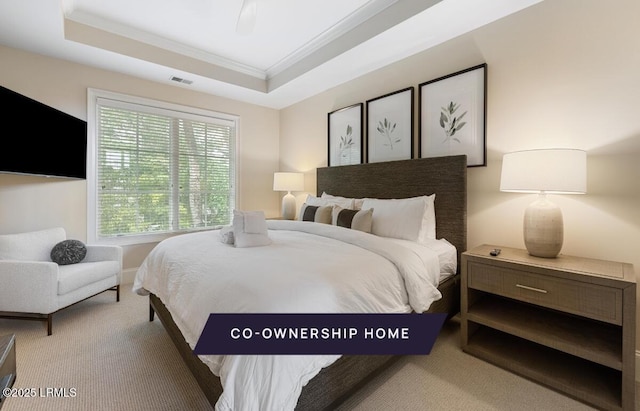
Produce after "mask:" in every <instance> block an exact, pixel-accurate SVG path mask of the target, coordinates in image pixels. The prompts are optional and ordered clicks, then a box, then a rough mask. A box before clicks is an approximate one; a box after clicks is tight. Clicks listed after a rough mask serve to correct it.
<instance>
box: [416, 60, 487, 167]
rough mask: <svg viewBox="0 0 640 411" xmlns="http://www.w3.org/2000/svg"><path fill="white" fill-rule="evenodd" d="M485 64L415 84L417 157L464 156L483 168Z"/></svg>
mask: <svg viewBox="0 0 640 411" xmlns="http://www.w3.org/2000/svg"><path fill="white" fill-rule="evenodd" d="M486 99H487V65H486V64H481V65H479V66H475V67H471V68H468V69H466V70H462V71H459V72H456V73H453V74H449V75H447V76H444V77H440V78H437V79H435V80H431V81H427V82H425V83H422V84H420V85H419V97H418V101H419V112H420V120H419V121H420V125H419V134H420V137H419V139H418V146H419V157H420V158H424V157H439V156H448V155H456V154H466V155H467V166H486V165H487V155H486V136H485V132H486V101H487V100H486Z"/></svg>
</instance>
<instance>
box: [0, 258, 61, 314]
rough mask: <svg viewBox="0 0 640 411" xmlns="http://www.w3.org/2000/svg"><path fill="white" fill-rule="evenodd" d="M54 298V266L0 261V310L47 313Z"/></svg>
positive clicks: (55, 276)
mask: <svg viewBox="0 0 640 411" xmlns="http://www.w3.org/2000/svg"><path fill="white" fill-rule="evenodd" d="M57 296H58V264H56V263H53V262H50V261H19V260H0V311H8V312H21V313H37V314H49V313H52V312H54V311H56V309H57Z"/></svg>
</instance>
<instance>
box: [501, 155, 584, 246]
mask: <svg viewBox="0 0 640 411" xmlns="http://www.w3.org/2000/svg"><path fill="white" fill-rule="evenodd" d="M500 191H508V192H520V193H538V199H537V200H536V201H534V202H533V203H531V204H530V205H529V207H527V209H526V210H525V213H524V226H523V229H524V244H525V246H526V247H527V250H528V251H529V254H531V255H533V256H537V257H547V258H553V257H556V256H557V255H558V253H560V249H562V242H563V239H564V231H563V230H564V229H563V222H562V211H561V210H560V207H558V206H557V205H555V204H553V203H552V202H550V201H549V200H547V196H546V194H547V193H551V194H584V193H586V192H587V153H586V152H585V151H582V150H574V149H541V150H526V151H516V152H513V153H508V154H505V155H504V157H503V158H502V176H501V179H500Z"/></svg>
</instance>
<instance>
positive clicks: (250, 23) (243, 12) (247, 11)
mask: <svg viewBox="0 0 640 411" xmlns="http://www.w3.org/2000/svg"><path fill="white" fill-rule="evenodd" d="M257 13H258V3H257V0H244V1H243V2H242V8H241V9H240V15H239V16H238V22H237V23H236V33H238V34H249V33H251V32H252V31H253V28H254V27H255V25H256V14H257Z"/></svg>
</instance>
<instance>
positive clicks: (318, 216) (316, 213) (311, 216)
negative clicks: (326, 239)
mask: <svg viewBox="0 0 640 411" xmlns="http://www.w3.org/2000/svg"><path fill="white" fill-rule="evenodd" d="M332 211H333V206H330V205H327V206H313V205H309V204H307V203H304V204H303V205H302V207H301V208H300V215H299V216H298V220H300V221H311V222H315V223H323V224H331V212H332Z"/></svg>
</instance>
